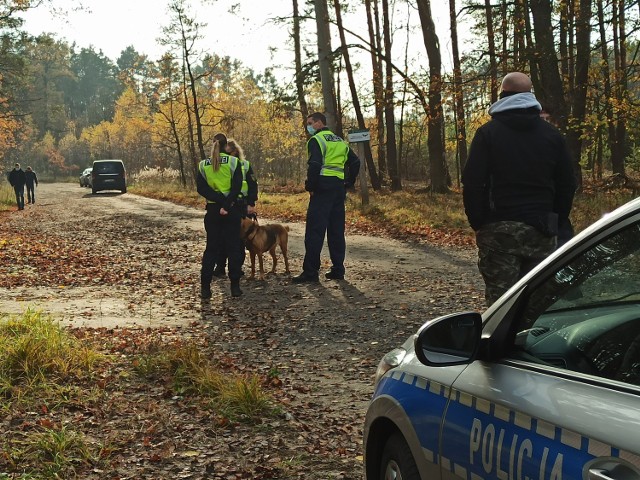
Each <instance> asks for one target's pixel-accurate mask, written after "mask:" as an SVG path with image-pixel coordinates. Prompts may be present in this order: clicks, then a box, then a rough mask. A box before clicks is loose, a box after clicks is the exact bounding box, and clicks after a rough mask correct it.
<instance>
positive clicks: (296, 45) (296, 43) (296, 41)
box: [291, 0, 309, 134]
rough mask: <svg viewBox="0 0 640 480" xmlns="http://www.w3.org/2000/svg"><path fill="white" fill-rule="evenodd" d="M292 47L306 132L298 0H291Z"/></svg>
mask: <svg viewBox="0 0 640 480" xmlns="http://www.w3.org/2000/svg"><path fill="white" fill-rule="evenodd" d="M291 35H292V37H293V49H294V54H295V66H296V93H297V95H298V104H299V105H300V112H301V113H302V130H303V131H304V133H305V134H306V133H307V131H306V125H307V117H308V116H309V107H308V105H307V99H306V98H305V96H304V75H303V73H302V48H301V46H300V13H299V11H298V0H293V32H292V34H291Z"/></svg>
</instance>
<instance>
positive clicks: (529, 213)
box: [462, 72, 577, 305]
mask: <svg viewBox="0 0 640 480" xmlns="http://www.w3.org/2000/svg"><path fill="white" fill-rule="evenodd" d="M531 90H532V83H531V79H530V78H529V77H528V76H527V75H526V74H524V73H521V72H512V73H509V74H507V75H506V76H505V77H504V79H503V80H502V86H501V93H500V99H499V100H498V101H497V102H496V103H494V104H493V105H491V107H490V108H489V114H490V115H491V120H490V121H489V122H487V123H486V124H484V125H482V126H481V127H480V128H478V130H477V131H476V134H475V136H474V138H473V141H472V142H471V148H470V150H469V159H468V160H467V163H466V165H465V168H464V171H463V174H462V184H463V191H462V196H463V202H464V209H465V213H466V215H467V219H468V220H469V224H470V226H471V228H473V230H474V231H475V233H476V245H477V247H478V269H479V270H480V273H481V275H482V277H483V279H484V282H485V300H486V303H487V305H491V304H492V303H493V302H495V300H497V299H498V298H499V297H500V296H501V295H502V294H503V293H504V292H506V291H507V290H508V289H509V288H510V287H511V286H512V285H513V284H515V283H516V282H517V281H518V280H519V279H520V278H521V277H522V276H524V275H525V274H526V273H527V272H528V271H529V270H531V269H532V268H533V267H534V266H536V265H537V264H538V263H539V262H540V261H542V260H543V259H544V258H546V257H547V256H548V255H549V254H550V253H552V252H553V251H554V250H555V249H556V244H557V236H558V226H559V225H564V224H566V222H567V221H568V218H569V213H570V211H571V206H572V203H573V196H574V193H575V190H576V185H577V184H576V180H575V177H574V173H573V168H572V165H571V158H570V155H569V152H568V150H567V147H566V143H565V140H564V137H563V136H562V135H561V133H560V132H559V131H558V130H557V129H556V128H555V127H554V126H553V125H551V124H550V123H548V122H546V121H544V120H543V119H542V118H541V117H540V112H541V110H542V107H541V105H540V103H538V100H537V99H536V97H535V96H534V94H533V93H532V91H531Z"/></svg>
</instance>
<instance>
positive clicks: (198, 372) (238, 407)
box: [133, 342, 277, 423]
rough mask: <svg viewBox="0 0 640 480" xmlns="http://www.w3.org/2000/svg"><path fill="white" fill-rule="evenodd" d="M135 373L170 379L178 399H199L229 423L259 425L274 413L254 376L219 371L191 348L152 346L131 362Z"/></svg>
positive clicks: (155, 344) (180, 344) (187, 345)
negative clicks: (181, 396) (185, 397)
mask: <svg viewBox="0 0 640 480" xmlns="http://www.w3.org/2000/svg"><path fill="white" fill-rule="evenodd" d="M133 365H134V368H135V370H136V372H137V373H138V374H140V375H142V376H145V377H147V378H154V377H155V378H165V379H170V381H171V382H172V386H173V391H174V392H175V393H176V394H178V395H188V396H196V397H199V398H201V399H202V400H203V401H204V402H205V404H207V405H208V407H209V408H211V409H212V410H213V411H215V412H216V413H218V414H219V415H222V416H224V417H226V418H228V419H229V420H232V421H242V422H247V423H256V422H257V423H259V422H261V421H262V420H263V419H264V418H269V417H273V416H274V415H275V414H277V409H276V408H275V407H274V406H273V402H272V400H271V398H270V396H269V395H268V394H267V393H266V392H265V390H264V389H263V388H262V385H263V382H262V380H261V379H260V378H259V377H257V376H255V375H249V376H247V375H235V374H229V373H225V372H223V371H221V370H220V369H219V368H217V367H216V366H215V365H214V364H212V363H211V362H210V361H209V359H208V358H207V357H206V356H204V355H203V354H202V351H201V347H200V346H198V345H195V344H184V343H182V342H175V343H173V344H169V345H164V346H162V345H160V344H158V343H157V342H152V343H151V344H150V345H149V350H148V352H147V353H144V354H141V355H139V356H138V357H137V358H136V359H135V360H134V362H133Z"/></svg>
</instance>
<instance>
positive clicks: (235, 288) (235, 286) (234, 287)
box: [231, 280, 242, 297]
mask: <svg viewBox="0 0 640 480" xmlns="http://www.w3.org/2000/svg"><path fill="white" fill-rule="evenodd" d="M240 295H242V290H240V280H231V296H232V297H239V296H240Z"/></svg>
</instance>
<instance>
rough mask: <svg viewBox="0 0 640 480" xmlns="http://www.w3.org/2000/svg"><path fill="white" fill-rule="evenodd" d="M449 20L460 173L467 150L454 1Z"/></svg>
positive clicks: (451, 3)
mask: <svg viewBox="0 0 640 480" xmlns="http://www.w3.org/2000/svg"><path fill="white" fill-rule="evenodd" d="M449 19H450V22H451V50H452V52H453V95H454V99H455V111H456V150H457V153H458V165H459V171H462V170H464V166H465V165H466V163H467V155H468V150H467V129H466V113H465V108H464V92H463V90H462V69H461V66H460V52H459V50H458V20H457V16H456V0H449Z"/></svg>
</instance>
